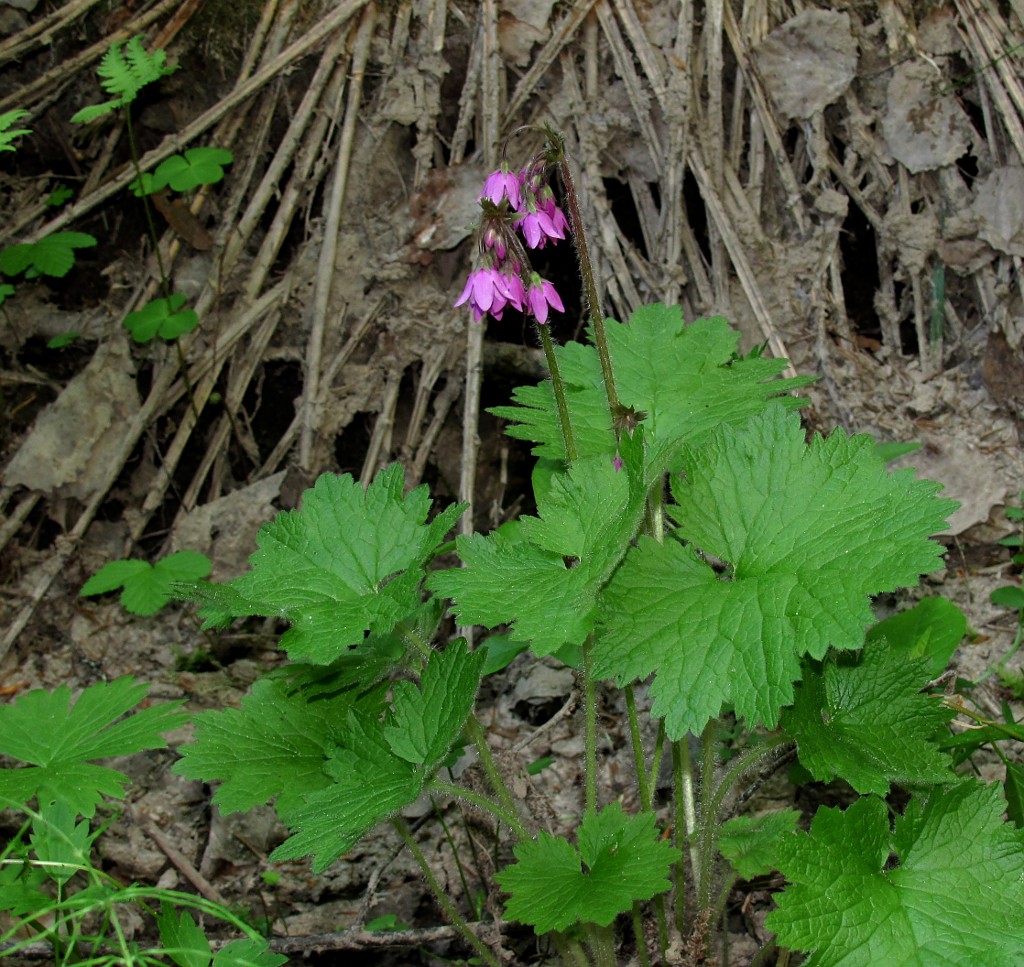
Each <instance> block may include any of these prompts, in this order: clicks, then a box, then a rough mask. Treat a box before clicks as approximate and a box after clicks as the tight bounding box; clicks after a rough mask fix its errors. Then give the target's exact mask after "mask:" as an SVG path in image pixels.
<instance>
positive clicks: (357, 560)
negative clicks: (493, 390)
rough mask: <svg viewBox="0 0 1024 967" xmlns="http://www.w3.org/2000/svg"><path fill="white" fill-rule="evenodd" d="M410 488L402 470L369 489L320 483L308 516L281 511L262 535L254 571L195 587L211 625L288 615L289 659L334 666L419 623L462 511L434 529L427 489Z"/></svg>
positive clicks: (329, 480)
mask: <svg viewBox="0 0 1024 967" xmlns="http://www.w3.org/2000/svg"><path fill="white" fill-rule="evenodd" d="M403 484H404V475H403V473H402V468H401V467H400V466H398V465H397V464H396V465H394V466H391V467H388V468H387V469H385V470H382V471H381V472H380V473H378V474H377V476H376V477H375V478H374V480H373V482H372V483H371V484H370V485H369V486H368V487H367V488H366V489H365V490H364V489H363V488H362V487H361V486H360V485H359V484H358V483H357V482H356V481H355V480H353V479H352V477H351V476H350V475H349V474H345V475H344V476H340V477H339V476H334V475H332V474H324V475H323V476H321V477H320V479H319V480H317V482H316V485H315V486H314V487H313V488H312V489H311V490H308V491H306V494H305V496H304V497H303V502H302V509H301V511H285V512H284V513H281V514H278V516H277V518H276V519H275V520H274V521H273V522H272V523H270V524H267V525H265V526H264V527H262V528H261V529H260V532H259V535H258V537H257V539H256V542H257V544H258V545H259V550H258V551H257V552H256V553H255V554H253V555H252V557H250V558H249V563H250V564H251V565H252V570H251V571H250V572H249V573H247V574H244V575H242V576H241V577H239V578H236V579H235V580H234V581H231V582H230V583H229V584H226V585H201V586H197V587H195V588H194V589H193V591H192V592H191V593H192V594H193V595H194V596H195V597H197V598H198V599H199V600H200V601H201V602H202V608H201V610H200V614H201V615H202V616H203V617H204V618H205V619H206V627H223V626H225V625H227V624H228V623H230V621H231V620H232V619H233V618H235V617H241V616H244V615H265V616H270V615H280V616H281V617H284V618H287V619H288V620H289V621H290V622H291V623H292V627H291V628H290V629H289V630H288V632H286V633H285V635H284V637H283V638H282V639H281V647H282V648H285V649H286V650H287V651H288V653H289V655H290V657H291V658H293V659H299V658H301V659H303V660H304V661H309V662H315V663H317V664H321V665H326V664H329V663H330V662H332V661H334V660H335V659H336V658H338V657H339V656H340V655H342V654H344V653H345V652H346V651H347V650H348V649H350V648H354V647H356V646H358V645H360V644H361V643H362V642H363V640H364V637H365V636H366V635H367V634H368V633H371V632H375V633H380V634H383V633H387V632H390V631H392V630H393V629H394V628H395V626H396V625H397V624H398V623H399V622H403V621H404V622H408V621H413V620H415V616H416V613H417V612H419V611H420V610H421V609H422V607H423V604H422V598H421V594H420V590H419V586H420V582H421V581H422V578H423V568H424V566H425V565H426V563H427V561H428V560H429V559H430V557H431V556H432V554H433V552H434V550H435V548H436V547H437V546H438V545H439V544H440V543H441V540H442V539H443V537H444V535H445V534H446V533H447V532H448V531H449V530H450V529H451V528H452V526H453V525H454V523H455V521H456V519H457V518H458V516H459V514H461V513H462V510H463V506H453V507H449V508H448V509H447V510H444V511H442V512H441V513H440V514H438V515H437V516H436V517H435V518H434V520H433V521H431V523H429V524H426V523H425V521H426V519H427V514H428V512H429V510H430V497H429V496H428V493H427V488H426V487H417V488H416V489H415V490H414V491H412V492H411V493H410V494H409V495H408V496H406V497H404V498H403V497H402V489H403Z"/></svg>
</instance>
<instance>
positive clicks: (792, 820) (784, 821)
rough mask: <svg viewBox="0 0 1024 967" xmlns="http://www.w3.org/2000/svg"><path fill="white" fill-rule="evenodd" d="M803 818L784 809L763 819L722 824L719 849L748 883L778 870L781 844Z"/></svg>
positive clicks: (738, 818) (748, 818)
mask: <svg viewBox="0 0 1024 967" xmlns="http://www.w3.org/2000/svg"><path fill="white" fill-rule="evenodd" d="M799 819H800V814H799V813H798V812H797V811H796V810H795V809H781V810H779V811H778V812H774V813H765V814H764V815H763V816H757V817H754V816H734V817H733V818H732V819H730V820H728V821H727V822H725V823H723V824H722V829H721V832H720V833H719V836H718V848H719V850H720V851H721V853H722V855H723V856H724V857H725V858H726V859H727V860H728V861H729V862H730V863H731V864H732V866H733V868H734V869H735V870H736V872H737V873H738V874H739V875H740V876H742V877H743V878H744V879H745V880H752V879H753V878H754V877H755V876H765V875H766V874H768V873H770V872H771V871H772V870H774V869H775V862H776V857H777V855H778V850H779V843H780V841H781V840H783V839H784V838H785V837H787V836H789V835H791V834H792V832H793V830H795V829H796V824H797V821H798V820H799Z"/></svg>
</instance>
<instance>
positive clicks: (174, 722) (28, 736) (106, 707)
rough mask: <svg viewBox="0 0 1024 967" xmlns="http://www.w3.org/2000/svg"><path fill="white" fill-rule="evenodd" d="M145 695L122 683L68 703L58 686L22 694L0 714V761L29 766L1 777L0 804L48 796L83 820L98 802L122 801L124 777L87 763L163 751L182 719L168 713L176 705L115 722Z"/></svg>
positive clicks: (68, 695)
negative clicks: (7, 758)
mask: <svg viewBox="0 0 1024 967" xmlns="http://www.w3.org/2000/svg"><path fill="white" fill-rule="evenodd" d="M147 691H148V688H147V686H145V685H138V684H136V683H135V681H134V679H132V678H130V677H125V678H119V679H117V680H116V681H113V682H101V683H99V684H96V685H93V686H91V687H90V688H87V689H85V690H84V691H83V692H82V693H81V694H80V695H79V696H78V699H77V700H76V701H75V702H74V703H72V701H71V692H70V690H69V689H68V688H67V686H65V685H62V686H61V687H60V688H58V689H56V690H55V691H53V692H46V691H42V690H38V691H32V692H29V693H28V694H27V695H23V696H22V697H21V698H20V699H18V701H17V702H15V703H14V704H12V705H7V706H4V707H2V708H0V754H3V755H8V756H10V757H11V758H13V759H19V760H21V761H22V762H29V763H32V765H31V766H28V767H26V768H21V769H0V798H6V799H13V800H16V801H18V802H21V803H27V802H28V801H29V800H30V799H31V798H32V797H33V796H36V795H38V796H39V797H40V799H42V798H44V797H46V796H49V797H51V798H52V799H61V800H63V801H64V802H66V803H67V804H68V805H69V806H70V807H71V808H72V809H73V810H75V811H76V812H77V813H80V814H81V815H83V816H87V817H88V816H92V814H93V812H94V811H95V808H96V805H97V803H99V802H100V801H101V798H102V796H103V795H108V796H115V797H120V796H122V795H123V790H124V786H125V784H126V783H127V782H128V778H127V776H125V775H124V774H122V773H120V772H117V771H116V770H114V769H109V768H106V767H104V766H97V765H93V764H92V763H91V762H90V761H89V760H90V759H103V758H108V757H110V756H122V755H130V754H132V753H133V752H140V751H142V750H143V749H162V748H164V747H165V746H166V744H167V743H166V742H165V741H164V740H163V738H162V736H161V733H162V732H166V731H168V730H170V729H174V728H177V727H178V726H179V725H181V724H182V723H183V722H184V721H185V720H186V719H187V716H186V715H185V714H184V713H181V712H176V711H175V709H177V708H178V706H179V705H181V704H182V703H181V702H165V703H162V704H160V705H154V706H151V707H150V708H146V709H142V710H141V711H138V712H136V713H135V714H134V715H132V716H131V717H129V718H125V719H121V716H122V715H124V714H125V713H127V712H128V711H130V710H131V709H133V708H134V707H135V706H137V705H138V704H139V703H140V702H141V701H142V700H143V699H144V698H145V697H146V692H147ZM119 719H120V721H118V720H119Z"/></svg>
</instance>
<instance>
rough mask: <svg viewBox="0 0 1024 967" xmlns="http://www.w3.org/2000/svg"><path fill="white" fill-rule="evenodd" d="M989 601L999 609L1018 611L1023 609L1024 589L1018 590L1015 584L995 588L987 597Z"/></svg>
mask: <svg viewBox="0 0 1024 967" xmlns="http://www.w3.org/2000/svg"><path fill="white" fill-rule="evenodd" d="M989 600H990V601H991V602H992V603H993V604H997V605H999V607H1001V608H1010V609H1011V610H1013V611H1019V610H1020V609H1021V608H1024V588H1019V587H1017V585H1015V584H1007V585H1006V586H1005V587H1002V588H996V589H995V591H993V592H992V593H991V594H990V595H989Z"/></svg>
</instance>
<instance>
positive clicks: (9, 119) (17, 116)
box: [0, 109, 32, 151]
mask: <svg viewBox="0 0 1024 967" xmlns="http://www.w3.org/2000/svg"><path fill="white" fill-rule="evenodd" d="M28 113H29V112H28V111H20V110H18V109H15V110H13V111H5V112H4V113H3V114H0V151H16V150H17V149H16V148H15V146H14V139H15V138H19V137H21V135H23V134H31V133H32V131H31V130H30V129H29V128H16V129H15V130H13V131H12V130H11V126H12V125H14V124H17V123H18V122H19V121H20V120H21V119H22V118H25V117H28Z"/></svg>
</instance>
